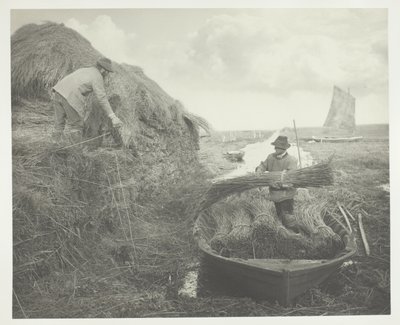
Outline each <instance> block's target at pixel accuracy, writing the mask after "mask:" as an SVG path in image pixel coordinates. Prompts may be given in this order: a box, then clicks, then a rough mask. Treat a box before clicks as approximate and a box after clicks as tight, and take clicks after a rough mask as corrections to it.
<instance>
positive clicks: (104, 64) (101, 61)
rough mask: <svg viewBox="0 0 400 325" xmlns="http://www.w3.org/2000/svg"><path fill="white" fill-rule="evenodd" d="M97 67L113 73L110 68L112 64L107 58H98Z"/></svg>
mask: <svg viewBox="0 0 400 325" xmlns="http://www.w3.org/2000/svg"><path fill="white" fill-rule="evenodd" d="M97 65H99V66H100V67H102V68H104V69H106V70H107V71H109V72H114V70H113V68H112V63H111V60H110V59H108V58H100V59H98V60H97Z"/></svg>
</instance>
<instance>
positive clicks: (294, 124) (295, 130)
mask: <svg viewBox="0 0 400 325" xmlns="http://www.w3.org/2000/svg"><path fill="white" fill-rule="evenodd" d="M293 126H294V133H295V134H296V143H297V154H298V155H299V165H300V168H302V167H301V157H300V148H299V138H298V137H297V129H296V122H295V120H293Z"/></svg>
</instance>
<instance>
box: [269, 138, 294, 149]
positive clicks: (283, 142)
mask: <svg viewBox="0 0 400 325" xmlns="http://www.w3.org/2000/svg"><path fill="white" fill-rule="evenodd" d="M271 144H272V145H273V146H275V147H277V148H280V149H285V150H286V149H288V148H289V147H290V144H289V142H288V138H287V136H284V135H280V136H278V137H277V138H276V140H275V141H274V142H272V143H271Z"/></svg>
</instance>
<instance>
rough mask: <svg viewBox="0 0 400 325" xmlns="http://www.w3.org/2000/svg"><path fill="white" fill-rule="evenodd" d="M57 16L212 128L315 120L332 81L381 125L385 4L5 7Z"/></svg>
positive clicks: (361, 120)
mask: <svg viewBox="0 0 400 325" xmlns="http://www.w3.org/2000/svg"><path fill="white" fill-rule="evenodd" d="M41 21H55V22H63V23H64V24H65V25H66V26H68V27H71V28H73V29H75V30H77V31H78V32H79V33H81V34H82V35H83V36H84V37H86V38H87V39H89V40H90V41H91V43H92V45H93V46H94V47H95V48H96V49H97V50H99V51H100V52H102V53H103V54H104V55H106V56H108V57H110V58H111V59H112V60H114V61H116V62H118V63H122V62H125V63H130V64H134V65H138V66H140V67H142V68H143V69H144V71H145V73H146V74H147V75H148V76H149V77H150V78H152V79H153V80H155V81H156V82H157V83H159V84H160V85H161V86H162V87H163V88H164V90H166V91H167V92H168V93H169V94H170V95H171V96H172V97H174V98H176V99H178V100H180V101H181V102H182V103H183V104H184V105H185V107H186V108H187V109H188V110H189V111H191V112H193V113H196V114H198V115H201V116H203V117H205V118H206V119H207V120H209V122H211V124H212V125H213V126H214V127H215V128H216V129H219V130H227V129H276V128H279V127H282V126H291V125H292V123H293V119H295V120H296V124H297V125H298V126H322V124H323V123H324V121H325V118H326V116H327V113H328V110H329V105H330V102H331V98H332V89H333V86H334V85H337V86H339V87H340V88H342V89H344V90H346V91H347V90H348V89H350V92H351V93H352V94H353V96H355V97H356V123H357V124H369V123H388V58H387V55H388V53H387V52H388V46H387V43H388V42H387V11H386V10H385V9H123V10H121V9H118V10H117V9H116V10H83V9H82V10H13V11H12V12H11V32H14V31H15V30H16V29H17V28H19V27H20V26H22V25H24V24H26V23H31V22H35V23H39V22H41Z"/></svg>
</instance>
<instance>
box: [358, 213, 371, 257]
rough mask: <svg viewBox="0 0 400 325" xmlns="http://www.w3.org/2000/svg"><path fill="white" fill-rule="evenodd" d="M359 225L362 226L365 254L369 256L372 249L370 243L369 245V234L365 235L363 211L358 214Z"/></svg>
mask: <svg viewBox="0 0 400 325" xmlns="http://www.w3.org/2000/svg"><path fill="white" fill-rule="evenodd" d="M358 227H359V228H360V233H361V239H362V241H363V244H364V248H365V255H367V256H369V254H370V250H369V245H368V241H367V236H366V235H365V231H364V226H363V223H362V214H361V213H359V214H358Z"/></svg>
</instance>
